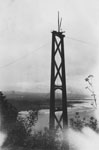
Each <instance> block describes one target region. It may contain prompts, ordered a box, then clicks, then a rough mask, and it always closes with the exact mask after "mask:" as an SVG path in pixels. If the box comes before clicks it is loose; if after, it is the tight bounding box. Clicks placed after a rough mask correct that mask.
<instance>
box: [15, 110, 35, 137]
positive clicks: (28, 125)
mask: <svg viewBox="0 0 99 150" xmlns="http://www.w3.org/2000/svg"><path fill="white" fill-rule="evenodd" d="M17 120H18V121H19V122H20V123H22V124H23V126H24V127H25V129H26V132H27V133H28V134H31V132H32V127H33V126H34V125H35V123H36V122H37V120H38V110H34V111H33V110H30V111H28V115H27V116H26V117H22V116H20V115H19V116H18V117H17Z"/></svg>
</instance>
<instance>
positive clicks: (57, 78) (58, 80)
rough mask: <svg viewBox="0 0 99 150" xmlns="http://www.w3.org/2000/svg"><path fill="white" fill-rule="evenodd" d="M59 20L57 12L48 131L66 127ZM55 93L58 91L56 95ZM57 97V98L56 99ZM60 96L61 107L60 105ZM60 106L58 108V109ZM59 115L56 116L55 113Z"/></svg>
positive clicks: (62, 38)
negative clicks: (59, 112) (59, 113)
mask: <svg viewBox="0 0 99 150" xmlns="http://www.w3.org/2000/svg"><path fill="white" fill-rule="evenodd" d="M61 23H62V18H61V20H60V19H59V12H58V31H53V32H52V56H51V85H50V120H49V128H50V129H58V128H61V129H64V128H66V127H67V125H68V115H67V94H66V79H65V77H66V76H65V58H64V37H65V35H64V32H62V31H61ZM57 91H60V92H59V93H57ZM57 95H58V98H57ZM60 95H61V105H60ZM59 105H60V107H59ZM60 110H61V112H62V113H61V115H60V116H57V111H60Z"/></svg>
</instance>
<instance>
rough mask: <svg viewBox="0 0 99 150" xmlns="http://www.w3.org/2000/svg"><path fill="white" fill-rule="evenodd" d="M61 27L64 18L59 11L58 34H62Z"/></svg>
mask: <svg viewBox="0 0 99 150" xmlns="http://www.w3.org/2000/svg"><path fill="white" fill-rule="evenodd" d="M61 25H62V17H61V18H60V15H59V11H58V32H62V28H61ZM62 33H63V32H62Z"/></svg>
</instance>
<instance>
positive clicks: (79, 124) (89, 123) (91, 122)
mask: <svg viewBox="0 0 99 150" xmlns="http://www.w3.org/2000/svg"><path fill="white" fill-rule="evenodd" d="M70 125H71V127H72V128H73V129H75V130H82V128H83V127H90V128H91V129H93V130H94V131H96V132H98V131H99V129H98V123H97V120H96V119H95V118H94V117H90V118H89V119H87V120H86V119H85V118H83V119H81V117H80V115H79V112H76V114H75V117H74V118H71V119H70Z"/></svg>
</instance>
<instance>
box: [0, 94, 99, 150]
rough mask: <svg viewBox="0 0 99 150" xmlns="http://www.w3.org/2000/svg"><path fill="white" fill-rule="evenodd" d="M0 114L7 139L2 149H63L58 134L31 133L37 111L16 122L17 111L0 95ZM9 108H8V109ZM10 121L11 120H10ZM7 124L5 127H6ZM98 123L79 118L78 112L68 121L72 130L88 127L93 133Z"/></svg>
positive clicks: (45, 130) (94, 120) (49, 132)
mask: <svg viewBox="0 0 99 150" xmlns="http://www.w3.org/2000/svg"><path fill="white" fill-rule="evenodd" d="M0 106H1V112H2V115H3V116H4V118H5V119H4V120H3V125H4V127H5V129H6V131H7V138H6V141H5V142H4V144H3V147H10V149H20V148H21V150H22V149H26V150H32V149H35V150H46V149H48V150H60V149H62V147H63V143H62V140H60V137H59V134H58V132H56V131H53V132H52V131H50V130H49V129H47V128H45V129H44V131H38V132H34V133H33V134H31V132H32V127H33V126H35V123H36V122H37V119H38V112H37V111H30V112H29V116H28V117H27V118H26V119H25V118H23V119H21V118H19V119H18V120H16V114H17V111H16V109H15V108H14V109H13V106H11V105H10V104H9V103H8V102H7V101H6V99H5V96H4V95H3V94H2V93H1V97H0ZM8 106H9V107H8ZM12 112H13V113H14V115H13V119H12V120H14V125H13V126H11V128H10V129H8V128H7V125H8V124H7V121H6V119H7V118H11V114H12ZM10 120H11V119H10ZM6 124H7V125H6ZM97 124H98V122H97V120H96V119H95V118H93V117H90V118H89V119H88V118H87V119H86V118H83V119H81V118H80V115H79V113H78V112H76V114H75V117H74V118H72V119H71V120H70V126H71V128H73V129H74V130H78V131H81V130H82V128H83V127H85V126H86V127H90V128H92V129H93V130H94V131H95V132H99V129H98V125H97Z"/></svg>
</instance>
